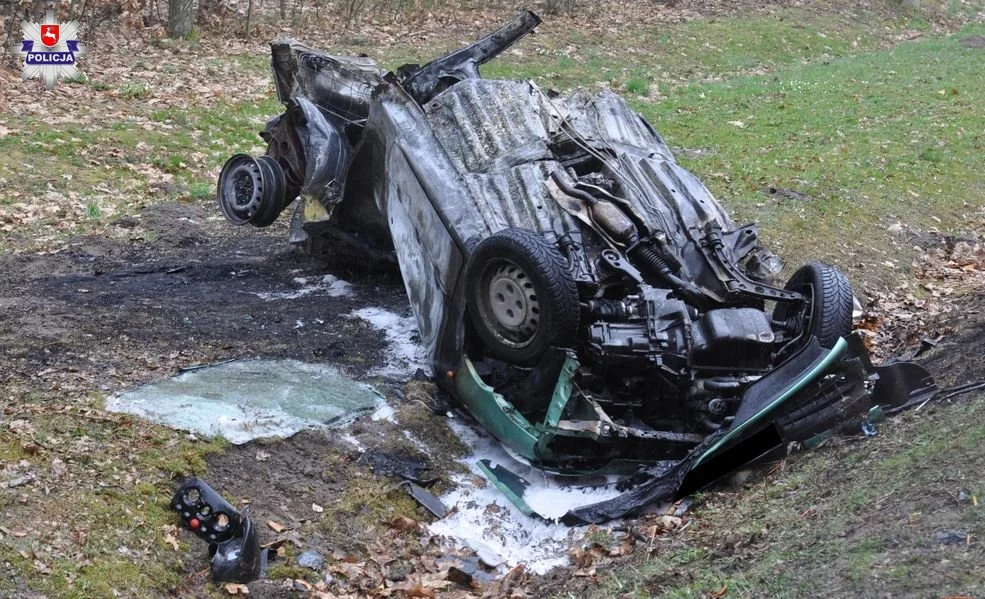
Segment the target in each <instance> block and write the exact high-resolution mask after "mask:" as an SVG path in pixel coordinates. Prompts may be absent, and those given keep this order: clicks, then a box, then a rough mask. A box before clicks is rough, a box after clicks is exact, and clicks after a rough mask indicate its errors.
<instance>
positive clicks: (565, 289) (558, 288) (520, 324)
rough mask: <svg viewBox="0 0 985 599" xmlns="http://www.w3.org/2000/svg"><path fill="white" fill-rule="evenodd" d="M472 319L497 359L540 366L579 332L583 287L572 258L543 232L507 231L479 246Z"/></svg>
mask: <svg viewBox="0 0 985 599" xmlns="http://www.w3.org/2000/svg"><path fill="white" fill-rule="evenodd" d="M465 283H466V286H467V290H466V301H467V302H468V304H467V309H468V313H469V318H470V319H471V320H472V324H473V325H474V327H475V330H476V332H477V333H478V335H479V339H480V340H481V341H482V343H483V345H485V347H486V349H487V350H489V352H490V353H492V354H493V355H494V356H496V357H497V358H500V359H502V360H505V361H507V362H512V363H514V364H520V365H533V364H536V363H537V361H538V359H540V357H541V355H542V354H543V353H544V351H546V350H547V348H549V347H551V346H566V345H570V344H571V343H572V342H573V341H574V339H575V335H576V333H577V331H578V310H579V308H578V290H577V288H576V287H575V282H574V279H572V277H571V274H570V272H569V270H568V265H567V261H566V260H565V259H564V256H562V255H561V252H560V251H558V249H557V248H556V247H555V246H554V245H552V244H551V243H549V242H548V241H547V240H546V239H545V238H544V237H543V236H542V235H539V234H537V233H534V232H533V231H529V230H527V229H504V230H502V231H499V232H498V233H495V234H493V235H492V236H490V237H487V238H486V239H484V240H483V241H482V242H480V243H479V245H478V246H476V248H475V251H474V252H473V254H472V258H471V259H470V260H469V263H468V266H467V267H466V273H465Z"/></svg>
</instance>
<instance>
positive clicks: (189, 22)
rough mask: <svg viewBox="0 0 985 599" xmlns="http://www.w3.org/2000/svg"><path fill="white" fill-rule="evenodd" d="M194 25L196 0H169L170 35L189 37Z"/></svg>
mask: <svg viewBox="0 0 985 599" xmlns="http://www.w3.org/2000/svg"><path fill="white" fill-rule="evenodd" d="M194 25H195V0H168V37H181V38H185V37H188V36H189V35H191V33H192V27H193V26H194Z"/></svg>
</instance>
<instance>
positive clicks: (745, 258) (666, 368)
mask: <svg viewBox="0 0 985 599" xmlns="http://www.w3.org/2000/svg"><path fill="white" fill-rule="evenodd" d="M539 23H540V20H539V18H538V17H536V15H534V14H533V13H529V12H527V13H523V14H521V15H520V16H519V17H517V18H516V19H514V20H513V21H512V22H510V23H508V24H506V25H505V26H503V27H502V28H500V29H499V30H497V31H495V32H494V33H492V34H491V35H489V36H488V37H486V38H483V39H481V40H479V41H478V42H476V43H475V44H473V45H471V46H468V47H465V48H463V49H460V50H458V51H455V52H452V53H451V54H449V55H447V56H444V57H442V58H439V59H437V60H435V61H433V62H431V63H429V64H426V65H424V66H418V65H405V66H403V67H401V68H400V69H398V70H397V71H396V72H394V73H388V72H384V71H383V70H382V69H380V68H379V67H378V66H377V65H376V64H375V63H374V62H373V61H372V60H371V59H369V58H365V57H338V56H330V55H327V54H324V53H321V52H318V51H316V50H313V49H311V48H308V47H306V46H304V45H302V44H300V43H297V42H295V41H290V40H288V41H278V42H275V43H274V44H272V53H273V72H274V79H275V82H276V88H277V93H278V96H279V98H280V100H281V101H282V102H283V103H284V104H285V106H286V110H285V111H284V113H283V114H281V115H280V116H277V117H276V118H274V119H272V120H271V121H270V122H269V123H268V125H267V127H266V129H265V130H264V131H263V132H262V133H261V135H262V137H263V139H264V140H265V141H266V142H267V144H268V150H267V153H266V154H265V155H264V156H260V157H256V158H255V157H251V156H248V155H244V154H238V155H236V156H233V157H232V158H231V159H230V160H229V161H228V162H227V163H226V165H225V167H224V168H223V170H222V173H221V176H220V180H219V185H218V195H219V204H220V207H221V209H222V212H223V213H224V214H225V216H226V217H227V218H228V220H229V221H231V222H232V223H234V224H237V225H242V224H246V223H249V224H252V225H255V226H258V227H262V226H266V225H269V224H271V223H273V222H274V220H275V219H276V218H277V217H278V215H280V214H281V212H283V211H284V210H285V209H286V208H287V207H288V206H289V205H290V204H291V203H292V202H294V201H295V199H298V202H297V203H296V206H295V208H294V216H293V221H292V226H291V237H292V241H294V242H296V243H301V244H304V245H306V246H307V247H308V248H309V249H311V250H312V251H316V252H317V251H319V250H321V249H322V248H325V247H333V246H334V245H333V244H337V242H342V243H344V244H346V245H348V246H349V247H352V248H356V249H357V250H358V252H359V254H360V255H362V256H363V257H364V259H365V260H376V261H383V262H386V261H395V262H396V263H397V264H398V265H399V269H400V272H401V275H402V277H403V281H404V283H405V285H406V289H407V295H408V297H409V299H410V304H411V306H412V308H413V311H414V313H415V315H416V317H417V322H418V325H419V329H420V335H421V338H422V339H423V341H424V343H425V345H426V347H427V350H428V351H429V352H430V356H431V358H432V361H433V365H434V372H435V373H436V377H437V379H438V382H439V384H440V385H441V386H443V387H444V388H445V389H447V390H449V391H450V392H452V393H453V395H454V396H455V397H456V398H457V399H458V400H459V401H460V402H461V403H462V404H463V405H464V407H465V408H467V409H468V411H469V412H470V413H471V414H472V415H473V416H474V417H475V418H476V420H478V421H479V422H480V423H481V424H482V425H483V426H484V427H485V428H486V429H488V430H489V431H490V432H491V433H492V434H493V435H494V436H495V437H496V438H498V439H499V440H500V441H502V442H503V443H504V444H506V445H507V446H508V447H510V448H511V449H512V450H513V451H514V452H515V453H517V454H519V455H520V456H522V457H523V458H524V459H526V460H529V461H530V462H531V463H532V464H535V465H537V466H540V467H542V468H544V469H547V470H552V471H557V472H565V473H585V472H593V471H600V470H601V471H609V472H613V471H614V472H624V473H630V474H632V475H633V477H632V481H633V482H634V483H636V484H635V486H634V488H633V489H632V490H631V491H629V492H628V493H627V494H626V495H625V496H623V497H620V498H617V499H615V500H611V501H609V502H605V503H604V504H598V505H595V506H589V507H587V508H584V509H582V510H579V511H577V512H572V513H571V514H569V518H568V519H567V520H568V521H570V522H583V521H598V520H604V519H607V518H612V517H617V516H621V515H623V514H626V513H630V512H632V511H633V510H635V509H637V508H639V507H640V506H642V505H644V504H646V503H649V502H650V501H652V500H654V499H658V498H667V497H670V496H673V495H675V494H679V493H685V492H688V491H691V490H694V489H696V488H698V487H701V486H703V485H705V484H706V483H708V482H710V481H712V480H714V479H715V478H717V477H718V476H720V475H721V474H723V473H725V472H728V471H730V470H732V469H734V468H736V467H738V466H740V465H742V464H744V463H746V462H748V461H750V460H752V459H755V458H757V457H758V456H760V455H762V454H764V453H765V452H767V451H769V450H772V449H774V448H776V447H780V446H783V445H784V444H786V443H788V442H791V441H803V440H805V439H808V438H809V437H811V436H813V435H815V434H817V433H819V432H822V431H825V430H828V429H830V428H832V427H833V426H835V425H837V424H839V423H842V422H844V421H846V420H847V419H850V418H852V417H857V416H859V415H860V414H863V413H864V412H865V411H867V410H869V408H870V407H871V406H872V405H873V403H874V402H878V401H892V402H894V403H897V402H899V401H904V400H906V399H907V398H909V397H910V395H911V394H912V393H919V392H925V391H927V390H928V389H930V388H931V387H932V384H933V383H932V381H931V380H930V379H929V377H928V376H925V375H926V373H925V372H923V371H922V370H921V369H919V368H917V367H912V365H907V366H906V367H897V368H896V369H893V368H891V367H890V368H886V369H883V370H882V371H880V370H879V369H876V368H873V366H872V364H871V363H870V362H869V360H868V358H867V356H866V354H865V351H864V349H863V348H862V347H861V344H860V343H858V342H857V340H853V339H854V338H853V337H852V335H851V329H852V308H853V295H852V290H851V287H850V285H849V283H848V281H847V280H846V278H845V276H844V275H842V274H841V273H840V272H838V271H837V270H836V269H834V268H833V267H830V266H827V265H824V264H818V263H813V264H808V265H806V266H803V267H802V268H800V269H798V270H796V272H794V274H793V276H792V277H790V278H789V279H788V280H787V281H786V282H785V283H781V284H778V283H776V282H775V279H776V278H777V276H778V274H779V271H780V268H781V267H782V262H781V261H780V260H779V259H778V258H777V257H776V256H774V255H773V254H772V253H770V252H769V251H768V250H767V249H766V248H764V247H763V246H761V245H760V244H759V243H758V233H757V229H756V227H755V226H754V225H745V226H738V225H736V224H735V223H734V222H733V221H732V219H731V218H730V217H729V216H728V214H727V213H726V212H725V210H724V209H723V208H722V206H721V205H720V204H719V202H718V201H717V200H716V199H715V198H714V197H713V196H712V194H711V193H710V192H709V191H708V189H706V188H705V186H704V185H702V183H701V182H700V181H699V180H698V179H697V178H696V177H695V176H694V175H692V174H691V173H689V172H688V171H687V170H685V169H684V168H682V167H681V166H680V165H678V164H677V162H676V161H675V160H674V157H673V156H672V155H671V152H670V150H669V148H668V146H667V145H666V144H665V143H664V141H663V139H662V138H661V137H660V135H659V134H658V133H657V132H656V131H655V130H654V128H653V127H652V126H651V125H650V123H648V122H647V121H646V120H645V119H644V118H643V117H642V116H641V115H639V114H638V113H636V112H634V111H633V110H632V109H631V108H630V107H629V105H628V104H627V103H626V102H625V101H624V100H623V99H622V98H621V97H620V96H618V95H617V94H615V93H613V92H611V91H601V92H599V93H587V92H585V91H576V92H574V93H572V94H570V95H566V96H560V95H558V94H555V93H553V92H549V91H544V90H542V89H540V88H539V87H538V86H537V85H535V84H533V83H532V82H523V81H500V80H486V79H483V78H481V77H480V75H479V71H478V67H479V65H481V64H482V63H484V62H486V61H488V60H490V59H492V58H493V57H495V56H496V55H497V54H499V53H500V52H502V51H503V50H504V49H506V48H507V47H509V46H510V45H511V44H512V43H514V42H515V41H517V40H518V39H519V38H521V37H522V36H523V35H525V34H527V33H529V32H531V31H532V30H533V29H534V28H535V27H536V26H537V25H538V24H539ZM911 367H912V368H911ZM903 371H905V372H903ZM489 473H490V475H491V476H492V477H493V478H494V479H496V481H497V484H498V485H500V487H501V488H503V489H504V490H508V492H510V493H511V494H512V495H514V496H515V497H514V499H516V500H518V502H519V503H520V504H522V497H520V495H522V489H518V488H517V486H518V485H517V484H515V482H514V483H511V482H510V481H509V480H507V479H509V478H510V477H509V476H508V473H505V474H507V475H506V476H504V473H503V472H501V471H494V470H493V469H492V468H490V471H489ZM521 483H522V481H521ZM519 487H522V484H519Z"/></svg>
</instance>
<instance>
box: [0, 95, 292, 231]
mask: <svg viewBox="0 0 985 599" xmlns="http://www.w3.org/2000/svg"><path fill="white" fill-rule="evenodd" d="M130 100H131V101H133V102H136V103H138V104H139V99H138V98H137V97H136V96H131V97H130ZM281 108H282V106H281V105H280V103H279V102H278V101H277V100H276V99H275V98H269V99H267V100H264V101H262V102H256V103H253V102H250V103H246V102H243V103H219V104H217V105H215V106H212V107H207V108H194V109H190V110H182V109H176V108H168V109H145V108H143V107H138V108H135V109H133V110H129V111H128V115H129V116H128V117H125V118H123V119H122V120H116V121H113V122H96V123H92V122H87V123H85V124H81V123H79V124H74V123H69V124H59V125H54V126H53V125H50V124H47V123H45V122H44V121H43V120H42V119H41V118H35V117H29V118H25V119H23V121H22V122H21V124H20V126H19V130H18V131H17V134H16V135H8V136H6V137H3V138H0V211H2V210H3V209H4V206H5V205H7V206H10V205H13V204H16V203H18V202H26V201H33V200H34V199H35V198H34V194H36V193H37V190H51V191H54V192H57V193H59V194H63V195H68V194H70V195H71V197H72V198H79V199H77V200H74V201H70V202H67V203H63V204H62V205H61V206H59V207H58V211H57V212H54V213H50V214H47V215H45V216H44V217H43V218H39V219H37V220H33V221H31V222H29V223H26V224H24V225H23V226H20V227H18V228H17V230H16V231H13V232H11V233H10V234H8V235H5V236H3V237H2V238H0V249H3V248H5V247H10V246H12V245H17V246H18V247H20V248H22V249H26V248H29V247H31V246H32V244H33V243H36V242H37V240H38V236H37V234H38V232H40V231H45V232H49V231H51V230H52V227H53V225H56V224H57V225H58V227H59V228H62V230H67V231H70V232H75V233H83V232H90V230H91V227H93V226H97V225H104V224H106V223H107V222H111V221H112V220H115V219H116V218H119V217H121V216H128V215H133V214H135V213H138V212H140V210H142V209H143V208H145V207H146V206H147V205H148V204H149V203H151V202H153V201H161V200H162V199H171V200H183V201H207V200H210V199H211V197H212V194H213V191H214V186H215V181H214V176H213V174H212V173H213V171H215V170H216V169H218V168H219V167H220V166H221V165H222V164H223V162H225V160H226V159H227V158H228V157H229V156H230V154H232V153H234V152H236V151H251V150H252V151H253V152H255V153H258V152H262V150H263V141H262V140H261V139H260V137H259V135H258V133H259V131H260V130H262V129H263V126H264V123H265V122H266V120H267V119H268V118H269V117H270V116H272V115H274V114H277V113H278V112H279V111H280V110H281ZM148 123H149V126H145V125H148ZM32 163H33V164H44V165H45V168H43V169H40V168H32V169H25V167H24V165H25V164H32ZM166 176H170V177H171V181H172V184H170V185H169V186H168V188H169V189H173V190H175V191H172V192H170V193H169V197H166V198H161V196H160V195H154V194H153V193H151V191H152V190H151V189H150V188H149V184H150V183H151V182H154V181H160V180H161V179H163V178H164V177H166ZM93 197H100V199H99V200H98V201H96V200H94V199H91V198H93ZM83 198H90V199H83ZM67 225H72V226H71V227H70V228H68V229H64V227H66V226H67ZM93 232H98V230H93Z"/></svg>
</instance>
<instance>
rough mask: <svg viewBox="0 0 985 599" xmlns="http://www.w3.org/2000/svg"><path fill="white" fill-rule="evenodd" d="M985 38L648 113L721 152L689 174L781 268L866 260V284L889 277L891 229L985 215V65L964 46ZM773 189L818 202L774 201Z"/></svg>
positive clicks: (782, 75) (773, 78) (858, 59)
mask: <svg viewBox="0 0 985 599" xmlns="http://www.w3.org/2000/svg"><path fill="white" fill-rule="evenodd" d="M983 31H985V28H983V27H982V26H980V25H979V26H973V27H968V28H966V29H965V31H963V32H962V34H961V35H959V36H954V37H951V38H946V39H929V40H924V41H919V42H912V43H905V44H902V45H900V46H899V47H897V48H894V49H892V50H887V51H880V52H875V53H871V54H867V55H864V56H853V57H843V58H838V59H834V60H825V61H823V62H816V61H815V62H811V63H809V64H806V65H797V66H789V67H785V68H782V69H778V70H776V71H774V72H772V73H771V74H769V75H765V76H763V75H758V76H750V75H743V76H736V77H731V78H728V79H726V80H724V81H721V82H716V83H706V84H694V85H689V86H685V87H682V88H679V89H676V90H673V91H672V92H670V93H669V95H668V97H667V98H666V99H665V100H664V101H662V102H660V103H656V104H651V103H646V104H642V103H641V104H638V105H637V106H638V107H639V108H640V109H641V110H642V112H643V113H644V115H645V116H647V117H648V118H649V119H650V120H651V121H652V122H653V123H654V124H655V126H656V128H657V129H658V130H659V131H660V132H661V133H662V134H663V135H664V136H665V138H666V139H667V140H668V142H669V143H670V144H671V145H672V146H677V147H687V148H708V149H712V150H713V152H711V153H710V154H709V155H708V156H707V157H703V158H700V159H696V160H690V161H689V160H687V159H683V158H682V162H683V163H684V164H685V165H686V166H688V167H689V168H691V169H692V170H693V171H694V172H695V173H696V174H698V175H699V176H700V177H702V178H703V180H704V181H705V183H706V184H707V185H708V186H709V187H710V188H711V189H712V191H713V192H714V193H715V194H716V195H717V196H718V197H719V198H720V199H722V200H723V201H725V203H726V204H727V206H728V207H729V209H730V210H731V211H732V212H733V214H734V216H735V217H736V219H737V220H740V221H752V220H756V221H758V222H759V223H760V226H761V229H762V230H763V232H764V234H765V237H766V239H767V240H771V241H773V242H774V244H775V246H776V248H777V249H778V250H780V251H779V253H780V254H781V255H784V256H785V257H787V258H793V259H796V260H804V259H807V258H808V257H811V256H816V257H820V258H824V259H827V260H830V261H833V262H836V263H839V264H841V265H842V266H844V267H852V266H855V265H856V263H857V262H858V261H860V260H864V259H865V258H863V256H866V255H867V256H871V258H869V260H871V261H872V262H874V263H875V264H872V263H870V264H866V265H865V267H866V269H867V272H872V271H879V270H880V268H879V266H878V263H881V262H883V261H884V260H886V259H887V258H886V252H885V250H884V249H882V248H886V247H887V246H889V245H890V241H891V240H890V235H889V234H888V233H887V232H886V227H887V226H888V225H890V224H892V223H894V222H896V221H902V222H906V223H907V224H909V225H910V226H912V227H914V228H916V229H930V228H943V229H946V230H947V229H954V230H960V228H961V227H962V226H963V225H964V223H965V220H966V219H965V216H966V215H967V214H968V212H969V210H974V209H976V208H979V207H981V206H983V205H985V181H983V180H982V178H981V172H982V169H983V167H985V134H983V133H982V128H981V117H980V106H981V103H982V100H983V98H985V79H983V78H982V77H980V76H979V75H980V70H981V61H982V56H981V52H980V51H979V50H971V49H967V48H963V47H961V45H960V44H959V43H958V39H959V38H960V37H963V36H965V35H970V34H974V33H978V34H981V33H982V32H983ZM766 187H783V188H790V189H794V190H796V191H798V192H800V193H804V194H807V196H809V197H810V198H811V201H809V202H806V203H805V202H798V201H789V200H787V201H776V200H771V198H769V197H768V196H765V195H763V194H762V193H761V190H762V189H763V188H766ZM903 255H904V256H905V252H904V254H903ZM890 257H892V258H895V257H897V256H890ZM907 263H908V260H906V261H904V262H903V264H904V265H905V264H907Z"/></svg>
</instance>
